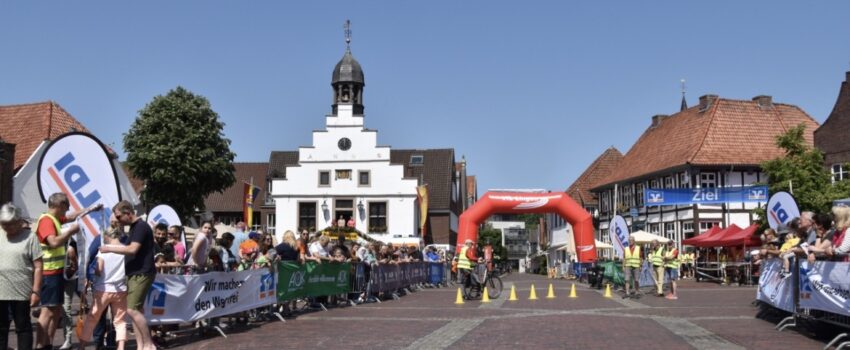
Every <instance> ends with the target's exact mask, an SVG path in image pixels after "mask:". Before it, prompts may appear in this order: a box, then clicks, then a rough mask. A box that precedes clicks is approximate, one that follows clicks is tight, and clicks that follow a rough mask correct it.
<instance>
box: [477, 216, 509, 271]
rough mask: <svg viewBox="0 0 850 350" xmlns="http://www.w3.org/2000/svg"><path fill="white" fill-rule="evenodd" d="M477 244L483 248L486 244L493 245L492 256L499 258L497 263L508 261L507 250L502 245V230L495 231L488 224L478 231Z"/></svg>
mask: <svg viewBox="0 0 850 350" xmlns="http://www.w3.org/2000/svg"><path fill="white" fill-rule="evenodd" d="M478 242H480V244H481V246H482V247H483V246H484V245H486V244H487V243H490V244H492V245H493V255H496V256H498V257H499V260H498V262H502V263H503V262H506V261H508V250H507V248H505V246H503V245H502V230H499V229H495V228H493V226H491V225H490V224H487V225H485V226H484V228H483V229H481V230H480V231H478Z"/></svg>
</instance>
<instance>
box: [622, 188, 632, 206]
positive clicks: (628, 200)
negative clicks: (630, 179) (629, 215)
mask: <svg viewBox="0 0 850 350" xmlns="http://www.w3.org/2000/svg"><path fill="white" fill-rule="evenodd" d="M622 205H624V206H626V207H630V206H632V186H628V185H627V186H623V203H622Z"/></svg>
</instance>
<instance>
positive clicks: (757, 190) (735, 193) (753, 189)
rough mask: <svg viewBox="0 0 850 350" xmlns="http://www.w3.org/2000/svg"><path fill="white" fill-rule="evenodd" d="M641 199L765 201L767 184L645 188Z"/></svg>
mask: <svg viewBox="0 0 850 350" xmlns="http://www.w3.org/2000/svg"><path fill="white" fill-rule="evenodd" d="M643 200H644V203H646V205H647V206H650V205H689V204H719V203H741V202H767V186H744V187H712V188H663V189H662V188H647V189H645V190H644V191H643Z"/></svg>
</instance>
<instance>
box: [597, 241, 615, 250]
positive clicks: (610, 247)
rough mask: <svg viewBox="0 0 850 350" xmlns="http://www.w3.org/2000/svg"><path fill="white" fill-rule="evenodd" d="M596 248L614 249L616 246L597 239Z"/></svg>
mask: <svg viewBox="0 0 850 350" xmlns="http://www.w3.org/2000/svg"><path fill="white" fill-rule="evenodd" d="M596 249H614V246H612V245H610V244H608V243H605V242H602V241H600V240H598V239H597V240H596Z"/></svg>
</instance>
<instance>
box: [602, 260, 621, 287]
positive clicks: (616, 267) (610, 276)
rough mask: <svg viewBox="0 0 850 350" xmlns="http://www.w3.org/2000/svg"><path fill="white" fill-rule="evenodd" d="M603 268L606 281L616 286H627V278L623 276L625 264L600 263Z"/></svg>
mask: <svg viewBox="0 0 850 350" xmlns="http://www.w3.org/2000/svg"><path fill="white" fill-rule="evenodd" d="M599 266H602V268H603V272H602V274H603V275H604V276H605V279H606V280H608V281H611V282H613V283H614V285H615V286H623V285H625V278H624V277H625V276H623V264H622V263H621V262H614V261H607V262H602V263H599Z"/></svg>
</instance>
